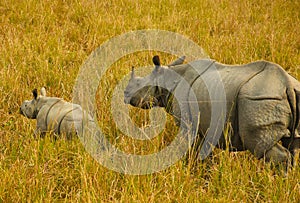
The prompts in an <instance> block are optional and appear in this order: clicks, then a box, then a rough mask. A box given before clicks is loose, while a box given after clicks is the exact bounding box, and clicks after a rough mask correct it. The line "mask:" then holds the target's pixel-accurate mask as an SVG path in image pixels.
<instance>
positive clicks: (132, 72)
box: [131, 66, 135, 79]
mask: <svg viewBox="0 0 300 203" xmlns="http://www.w3.org/2000/svg"><path fill="white" fill-rule="evenodd" d="M134 77H135V76H134V66H132V67H131V79H133V78H134Z"/></svg>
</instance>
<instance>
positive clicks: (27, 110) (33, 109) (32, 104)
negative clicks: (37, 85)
mask: <svg viewBox="0 0 300 203" xmlns="http://www.w3.org/2000/svg"><path fill="white" fill-rule="evenodd" d="M32 94H33V99H32V100H25V101H24V102H23V103H22V104H21V107H20V113H21V114H22V115H24V116H25V117H27V118H31V119H35V118H36V116H37V114H38V112H39V108H38V103H39V100H40V98H41V97H45V96H46V89H45V88H44V87H43V88H42V89H41V95H40V96H38V94H37V89H34V90H32Z"/></svg>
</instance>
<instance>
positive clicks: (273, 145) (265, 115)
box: [124, 57, 300, 163]
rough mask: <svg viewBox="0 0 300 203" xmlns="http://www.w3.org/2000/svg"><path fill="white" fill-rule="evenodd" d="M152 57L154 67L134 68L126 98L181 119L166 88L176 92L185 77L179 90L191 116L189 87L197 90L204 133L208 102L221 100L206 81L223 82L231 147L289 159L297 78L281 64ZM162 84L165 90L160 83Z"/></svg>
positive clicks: (294, 141)
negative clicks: (169, 61) (138, 73)
mask: <svg viewBox="0 0 300 203" xmlns="http://www.w3.org/2000/svg"><path fill="white" fill-rule="evenodd" d="M153 62H154V64H155V66H156V67H155V69H154V70H153V72H152V73H151V74H150V75H148V76H146V77H144V78H140V77H135V76H134V71H133V72H132V76H131V79H130V81H129V83H128V86H127V87H126V90H125V92H124V96H125V103H128V104H131V105H133V106H136V107H140V108H145V109H147V108H151V107H152V106H160V107H164V108H166V111H167V112H168V113H170V114H172V115H173V117H174V118H175V120H177V122H178V124H180V122H182V120H181V119H182V115H181V109H180V107H179V104H178V102H177V101H176V100H175V99H174V97H173V96H172V92H170V91H168V90H172V91H173V92H174V91H175V89H177V88H180V87H181V85H180V84H181V83H182V81H183V80H185V81H187V82H188V84H189V89H183V90H180V92H181V94H182V95H183V96H182V97H183V98H185V100H186V104H185V105H184V109H185V110H184V111H185V112H187V114H190V117H193V116H194V115H193V110H192V109H191V105H190V103H189V102H190V97H191V95H190V93H191V90H192V91H193V92H194V93H195V94H196V97H197V102H198V106H199V112H200V123H199V128H198V129H199V130H198V134H199V137H200V138H204V137H205V135H206V133H207V131H208V130H209V127H210V122H211V116H212V115H211V112H212V104H213V102H216V104H217V103H218V102H220V101H211V99H210V96H211V95H210V94H213V93H215V92H218V91H219V90H218V89H210V92H209V91H208V87H207V84H206V83H205V82H207V81H210V83H212V84H213V83H216V88H217V87H218V88H219V87H220V85H217V84H218V83H221V84H222V86H223V87H224V92H225V96H226V98H224V100H226V116H225V119H226V124H229V125H230V126H232V129H233V133H232V135H231V137H230V139H229V147H230V150H234V151H240V150H249V151H250V152H251V153H253V154H254V155H255V156H256V157H257V158H265V159H266V160H267V161H270V160H271V161H273V162H275V163H279V162H287V161H289V160H290V156H291V153H292V154H293V153H294V151H295V150H296V149H297V148H299V147H300V146H299V135H298V131H299V130H300V127H299V125H298V124H299V108H300V101H299V99H300V94H299V92H300V83H299V82H298V81H297V80H296V79H294V78H293V77H292V76H290V75H289V74H288V73H286V72H285V71H284V70H283V69H282V68H281V67H280V66H279V65H277V64H274V63H271V62H267V61H257V62H253V63H249V64H246V65H235V66H232V65H224V64H220V63H217V62H215V61H212V60H199V61H195V62H192V63H190V64H182V65H175V66H170V67H162V66H161V65H160V62H159V58H158V57H154V58H153ZM212 67H214V68H212ZM174 73H175V74H174ZM216 75H218V76H219V78H221V81H220V80H219V79H218V77H216ZM160 84H163V86H164V87H167V89H168V90H166V89H165V88H164V89H161V88H160V87H159V86H162V85H160ZM181 108H182V106H181ZM280 141H281V142H282V145H281V144H280ZM218 146H219V147H221V148H225V146H226V141H225V137H224V136H221V138H220V140H219V142H218Z"/></svg>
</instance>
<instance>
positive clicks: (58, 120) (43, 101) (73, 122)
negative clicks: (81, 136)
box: [20, 88, 83, 138]
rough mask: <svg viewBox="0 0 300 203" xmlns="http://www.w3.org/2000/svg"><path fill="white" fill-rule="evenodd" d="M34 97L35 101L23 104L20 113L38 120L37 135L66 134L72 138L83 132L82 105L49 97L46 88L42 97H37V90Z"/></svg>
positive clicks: (42, 92)
mask: <svg viewBox="0 0 300 203" xmlns="http://www.w3.org/2000/svg"><path fill="white" fill-rule="evenodd" d="M33 96H34V98H33V100H30V101H27V100H26V101H24V102H23V103H22V105H21V107H20V113H21V114H23V115H24V116H26V117H28V118H31V119H36V120H37V126H36V130H35V134H42V135H43V134H45V133H46V132H52V133H55V134H57V135H59V134H66V135H67V137H68V138H70V137H71V136H72V135H75V134H78V133H79V132H81V130H82V119H83V111H82V108H81V106H80V105H78V104H73V103H69V102H66V101H64V100H63V99H61V98H57V97H47V96H46V91H45V89H44V88H42V89H41V95H40V96H37V91H36V89H35V90H33Z"/></svg>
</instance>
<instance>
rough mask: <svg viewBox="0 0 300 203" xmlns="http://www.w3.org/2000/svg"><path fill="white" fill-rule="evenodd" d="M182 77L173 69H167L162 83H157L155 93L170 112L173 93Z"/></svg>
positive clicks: (161, 105) (160, 102) (160, 104)
mask: <svg viewBox="0 0 300 203" xmlns="http://www.w3.org/2000/svg"><path fill="white" fill-rule="evenodd" d="M181 79H182V77H181V75H179V74H178V73H177V72H176V71H174V70H173V69H165V70H164V74H163V77H162V78H161V81H160V85H156V87H155V88H156V90H155V95H156V98H157V100H158V102H159V105H158V106H160V107H164V108H165V109H166V111H167V112H170V111H171V109H172V104H173V98H174V96H173V93H174V91H175V89H176V87H177V85H178V84H179V82H180V81H181Z"/></svg>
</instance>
